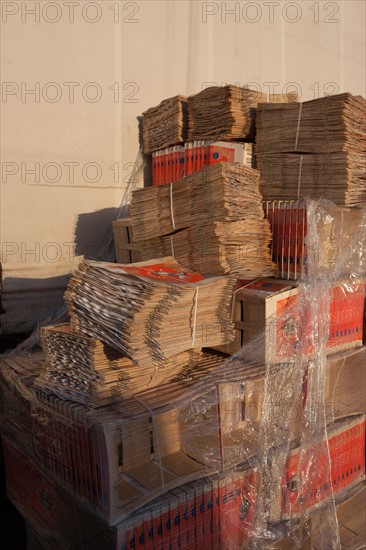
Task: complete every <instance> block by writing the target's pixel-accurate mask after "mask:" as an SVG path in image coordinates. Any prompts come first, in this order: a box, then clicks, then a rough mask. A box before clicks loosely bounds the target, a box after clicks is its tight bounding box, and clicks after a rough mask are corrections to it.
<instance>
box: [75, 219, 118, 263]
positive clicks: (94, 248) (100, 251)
mask: <svg viewBox="0 0 366 550" xmlns="http://www.w3.org/2000/svg"><path fill="white" fill-rule="evenodd" d="M118 210H119V209H118V208H104V209H103V210H97V211H96V212H87V213H84V214H79V216H78V218H77V220H76V224H75V237H74V240H75V256H85V258H87V259H88V260H101V261H103V260H106V261H113V260H114V244H113V229H112V222H113V221H114V220H115V219H117V215H118ZM111 237H112V239H111Z"/></svg>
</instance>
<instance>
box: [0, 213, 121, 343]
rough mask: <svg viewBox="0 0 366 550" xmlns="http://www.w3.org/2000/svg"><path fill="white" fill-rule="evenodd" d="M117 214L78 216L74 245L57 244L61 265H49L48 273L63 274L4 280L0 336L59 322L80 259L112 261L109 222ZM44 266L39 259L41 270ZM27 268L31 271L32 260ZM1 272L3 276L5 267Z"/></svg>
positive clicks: (111, 237) (111, 229)
mask: <svg viewBox="0 0 366 550" xmlns="http://www.w3.org/2000/svg"><path fill="white" fill-rule="evenodd" d="M118 211H119V209H118V208H104V209H103V210H97V211H95V212H87V213H83V214H80V215H79V216H78V217H77V219H76V222H75V229H74V242H73V243H60V244H59V248H60V254H59V256H60V260H59V262H60V263H59V262H58V261H56V262H52V264H51V265H50V266H49V270H48V271H49V272H50V273H52V272H56V273H57V271H58V272H60V271H61V272H62V271H63V272H65V271H67V273H66V274H64V275H59V276H55V277H45V278H27V277H14V276H12V277H6V276H5V277H4V280H3V289H2V305H3V308H4V310H5V312H6V313H4V314H3V315H0V333H3V334H12V333H26V332H31V331H32V330H34V329H35V328H36V327H37V326H38V325H39V323H42V321H44V320H45V319H50V323H53V322H61V321H57V319H58V317H59V313H60V311H61V308H62V306H63V305H64V300H63V295H64V292H65V290H66V287H67V283H68V281H69V279H70V277H71V273H72V272H73V270H74V269H76V268H77V266H78V264H79V261H80V260H81V257H82V256H85V257H86V258H87V259H91V260H99V261H112V262H113V261H115V254H114V240H113V228H112V221H113V220H115V219H116V218H117V215H118ZM45 263H46V262H45V261H44V259H42V264H43V267H44V265H45ZM46 266H47V263H46ZM30 268H32V271H33V272H34V261H33V263H32V266H30ZM3 269H4V275H6V265H5V264H3ZM30 271H31V269H30ZM23 273H24V272H23Z"/></svg>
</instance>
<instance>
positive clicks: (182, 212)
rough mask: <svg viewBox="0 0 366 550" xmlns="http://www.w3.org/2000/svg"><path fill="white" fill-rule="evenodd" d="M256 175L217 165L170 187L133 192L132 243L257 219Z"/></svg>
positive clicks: (259, 216)
mask: <svg viewBox="0 0 366 550" xmlns="http://www.w3.org/2000/svg"><path fill="white" fill-rule="evenodd" d="M261 200H262V196H261V194H260V192H259V173H258V172H257V171H256V170H254V169H253V168H249V167H248V166H241V165H239V164H229V163H220V164H215V165H213V166H208V167H206V168H205V169H203V170H200V171H199V172H196V173H194V174H191V175H190V176H187V177H185V178H183V179H181V180H178V181H176V182H174V183H172V184H170V185H162V186H158V187H146V188H145V189H137V190H136V191H134V193H133V195H132V201H131V226H132V231H133V236H134V240H135V241H143V240H146V239H151V238H154V237H160V236H163V235H169V234H170V233H174V232H175V231H177V230H178V229H185V228H187V227H191V226H193V225H195V224H197V223H206V222H207V221H209V220H215V221H236V220H261V219H263V217H264V214H263V207H262V204H261Z"/></svg>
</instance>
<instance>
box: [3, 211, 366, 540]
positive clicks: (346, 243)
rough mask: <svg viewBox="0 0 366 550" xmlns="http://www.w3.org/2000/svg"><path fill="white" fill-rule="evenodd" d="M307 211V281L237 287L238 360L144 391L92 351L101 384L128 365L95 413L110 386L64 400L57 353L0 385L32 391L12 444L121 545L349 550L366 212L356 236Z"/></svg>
mask: <svg viewBox="0 0 366 550" xmlns="http://www.w3.org/2000/svg"><path fill="white" fill-rule="evenodd" d="M303 207H304V209H305V212H306V227H307V230H306V234H305V244H306V249H307V256H306V262H305V269H304V271H303V272H302V280H301V281H297V282H296V281H295V282H294V281H283V282H280V281H276V280H271V281H269V280H264V281H254V282H253V283H252V285H250V283H248V282H246V283H244V284H243V286H242V288H239V289H238V290H236V291H235V295H234V299H235V304H236V305H237V307H233V308H232V311H233V316H234V319H233V320H234V321H235V323H236V325H237V333H238V335H239V337H238V338H237V340H236V341H235V342H231V343H229V342H226V343H225V341H223V342H222V344H223V345H222V346H220V349H221V350H223V349H224V347H225V346H226V345H229V346H231V349H232V351H235V349H234V348H235V345H236V346H237V351H236V353H234V354H233V355H232V356H231V357H228V358H227V357H226V356H224V355H223V354H222V353H221V351H218V350H216V351H208V350H207V351H204V352H201V351H200V350H195V351H191V352H189V353H190V354H191V355H190V357H186V358H185V359H184V361H182V363H180V362H179V361H178V360H177V361H176V363H175V365H176V371H175V372H174V377H173V378H172V379H168V378H169V375H168V374H167V379H166V380H165V381H163V378H159V382H156V381H154V372H155V371H154V370H153V371H151V372H147V374H146V373H145V374H146V383H144V386H145V387H144V388H142V389H141V388H140V389H139V391H135V389H134V388H136V386H134V385H133V383H132V382H131V380H132V379H133V376H134V375H133V372H136V371H133V366H132V365H131V364H130V365H126V364H124V366H123V368H122V366H121V365H118V360H117V359H116V358H115V357H111V356H109V355H108V352H107V351H106V349H105V347H103V346H102V348H101V349H99V348H98V349H96V348H95V346H94V344H93V342H89V343H87V345H85V346H84V347H82V348H80V349H81V350H82V353H84V354H85V356H87V353H94V355H93V357H94V359H89V362H90V364H92V363H93V361H94V363H93V364H94V366H95V365H96V364H98V368H99V371H98V372H99V374H100V375H101V376H102V374H103V373H105V372H106V371H107V370H108V368H113V365H114V367H115V368H117V369H121V370H123V369H125V375H124V378H123V379H120V380H117V381H116V386H115V389H114V397H115V399H113V400H110V401H109V405H106V404H105V403H100V402H99V404H98V395H99V394H98V391H97V392H95V393H94V394H93V395H95V401H91V400H88V399H85V402H82V401H79V402H75V401H71V400H70V394H69V396H68V399H69V400H67V393H66V392H65V393H64V394H63V391H64V390H63V388H66V387H67V384H68V385H69V386H70V383H69V381H68V382H67V384H66V382H65V384H64V385H63V383H62V380H61V379H60V381H59V384H58V391H59V394H58V396H57V397H56V396H55V391H53V390H52V388H51V387H49V388H48V389H47V387H46V384H45V380H46V370H47V369H50V363H51V362H52V360H53V359H52V357H50V356H49V355H48V357H47V366H46V363H45V358H44V356H43V354H42V352H38V353H36V354H32V356H30V355H29V354H28V355H27V356H26V357H25V356H24V355H21V359H20V358H19V355H18V356H13V357H9V358H7V359H6V364H3V365H2V378H4V373H5V372H6V373H7V374H6V376H5V378H6V380H7V384H8V385H10V386H11V388H12V391H14V392H18V390H19V388H18V386H19V385H20V386H21V388H22V387H23V385H24V386H25V387H26V392H25V393H24V392H23V394H22V398H23V399H25V401H26V402H27V403H29V410H27V408H26V407H25V408H24V407H23V410H24V414H23V417H22V418H21V419H19V420H18V421H14V422H13V424H16V423H17V422H18V425H19V430H18V431H17V430H15V428H13V427H12V426H11V423H8V424H6V420H7V418H9V416H11V412H9V410H10V411H11V407H12V405H11V403H14V407H15V408H17V407H18V405H17V404H16V402H15V401H12V398H11V395H10V398H9V399H8V403H9V405H8V406H7V410H3V419H4V422H3V425H4V426H5V425H7V427H8V431H7V432H4V436H5V437H6V438H7V440H8V441H9V444H14V445H15V447H16V448H17V449H18V450H20V451H22V450H23V452H24V451H26V454H27V456H28V457H29V458H30V459H32V461H33V462H34V464H35V465H36V466H37V468H40V470H41V471H42V472H44V475H45V476H47V479H48V476H49V478H50V480H51V481H52V483H53V484H56V487H61V488H62V491H64V493H65V499H66V500H65V502H66V501H67V498H71V497H72V499H71V501H72V502H75V503H77V506H80V507H81V509H82V510H84V511H88V514H89V513H90V514H92V516H91V517H94V516H93V514H96V515H97V516H98V517H99V518H100V519H101V520H102V523H103V522H106V523H108V524H109V525H110V526H112V527H111V528H110V529H111V531H110V537H111V539H110V541H111V548H113V547H119V548H125V549H126V550H127V549H128V550H129V549H132V548H144V549H149V548H151V549H152V548H154V550H155V548H159V550H160V549H162V550H165V548H172V549H173V548H179V549H181V550H183V549H185V548H186V549H188V548H189V549H194V548H200V549H202V550H203V549H205V550H206V548H211V549H212V550H214V549H215V550H216V549H218V548H221V549H225V550H234V549H235V550H236V549H238V548H243V549H245V548H253V549H260V550H262V549H265V548H268V549H272V548H273V549H275V548H281V549H285V548H312V549H313V550H315V549H316V550H318V549H324V550H333V549H334V550H336V549H337V550H338V548H341V540H343V539H342V536H343V535H342V533H343V531H345V529H344V530H342V523H340V519H339V518H340V515H339V507H340V506H341V505H342V503H344V502H345V501H346V500H347V499H350V498H351V497H352V495H353V493H352V491H356V490H357V491H361V490H362V486H361V483H362V480H363V479H364V476H365V458H364V457H365V420H364V416H363V415H364V414H365V412H366V411H365V397H364V392H362V391H360V389H361V390H362V385H363V379H362V376H364V369H363V370H362V366H364V364H365V348H362V322H363V319H362V316H363V310H362V304H363V302H364V298H365V294H364V292H365V286H364V285H365V279H364V276H365V228H366V222H365V214H364V213H363V214H357V215H358V216H359V217H358V218H357V219H358V221H357V224H354V225H353V226H352V233H351V232H350V231H349V229H348V228H346V227H345V222H344V217H342V215H340V209H339V208H338V207H335V206H334V205H332V204H331V203H328V202H324V201H316V202H315V201H307V202H306V203H304V206H303ZM329 243H330V244H329ZM324 248H326V251H327V254H326V255H324V254H323V251H324ZM329 251H331V254H330V253H329ZM319 258H320V259H321V261H320V260H319ZM296 261H297V260H296ZM251 286H252V287H253V288H251ZM243 312H244V316H243V317H239V318H237V317H236V316H237V315H242V314H243ZM201 325H202V326H201ZM199 328H200V330H201V331H206V332H207V334H206V336H207V338H206V340H205V339H204V337H203V335H202V334H201V335H200V341H202V342H204V341H208V342H209V341H210V340H209V339H208V336H209V335H210V334H212V332H215V331H217V330H220V327H213V326H212V324H211V325H210V326H203V324H202V323H201V324H200V327H199ZM50 332H52V330H51V331H50ZM61 332H62V330H61ZM48 334H49V333H48ZM56 336H57V335H56ZM56 336H55V338H56ZM47 337H48V336H47ZM60 338H61V336H60ZM84 339H86V340H87V338H86V337H85V336H84ZM66 340H67V339H66ZM92 340H93V339H92ZM53 342H55V340H54V341H53ZM67 342H69V356H67V343H66V344H65V346H64V347H62V346H61V344H59V345H60V346H61V347H60V348H59V349H62V350H63V353H64V354H66V355H65V357H66V359H65V362H66V363H67V362H68V361H71V358H72V354H73V353H75V349H76V348H75V346H78V345H79V344H78V343H77V342H76V341H74V343H73V346H74V347H72V346H71V344H70V340H67ZM215 342H216V340H215ZM93 346H94V347H93ZM90 348H92V351H90ZM44 350H45V351H46V354H47V349H46V346H44ZM88 350H89V351H88ZM36 356H37V357H36ZM90 357H91V356H90ZM100 358H102V359H100ZM15 360H16V363H15V362H14V361H15ZM98 361H99V362H98ZM116 361H117V362H116ZM36 364H37V365H40V367H39V368H38V370H37V372H36V374H35V376H34V375H33V376H32V377H31V380H29V379H27V376H26V372H28V371H29V370H30V371H31V370H32V367H34V365H36ZM16 365H18V367H17V368H16ZM134 367H135V369H139V368H141V367H139V366H138V365H135V366H134ZM85 368H86V367H85ZM154 368H155V370H156V367H154ZM157 368H158V369H159V367H157ZM164 368H165V367H164ZM17 369H18V370H17ZM91 370H92V369H91ZM97 370H98V369H97ZM60 372H61V373H63V372H64V371H63V370H62V369H61V367H60ZM168 372H169V371H168V370H167V373H168ZM9 373H13V375H11V374H9ZM351 373H352V376H351ZM161 374H162V373H161V371H160V372H159V376H160V375H161ZM128 377H130V378H129V380H130V381H129V382H128V383H127V381H128ZM352 377H353V383H351V380H352ZM34 378H35V379H34ZM26 380H28V381H27V383H26V382H25V381H26ZM100 380H101V382H100V383H101V384H102V381H103V380H102V378H101V379H100ZM113 380H114V379H113ZM16 384H17V386H16ZM84 395H87V392H86V393H85V394H84ZM62 397H63V398H62ZM65 398H66V399H65ZM13 417H15V416H14V415H13ZM25 419H27V422H28V419H29V423H28V424H27V426H28V427H27V428H25V427H24V421H25ZM14 433H15V434H16V437H15V436H14ZM22 434H23V436H22ZM22 437H24V439H22ZM22 446H23V448H22ZM357 491H356V492H357ZM62 494H63V493H62ZM60 495H61V493H60ZM59 498H60V500H62V499H63V498H64V497H59ZM352 498H353V497H352ZM19 500H21V499H19ZM66 508H67V506H66ZM29 514H31V513H30V512H29ZM30 520H31V521H33V519H32V517H31V515H30ZM70 521H71V520H70ZM77 521H79V520H76V523H77ZM342 521H343V520H342ZM33 523H34V521H33ZM46 527H47V529H46ZM46 527H45V526H44V525H43V526H42V525H40V526H39V529H38V530H39V531H40V532H41V533H42V532H43V533H45V529H46V531H47V533H48V532H51V533H53V534H54V535H56V536H57V534H59V535H60V536H61V537H64V538H65V541H64V546H63V547H64V548H68V547H70V548H72V543H71V542H70V536H69V534H68V533H67V532H66V531H65V532H64V533H59V529H60V525H59V524H58V523H55V524H52V523H51V525H48V526H46ZM117 543H118V544H119V546H114V545H117ZM68 545H69V546H68ZM85 547H86V548H89V547H88V546H85ZM106 548H107V546H106Z"/></svg>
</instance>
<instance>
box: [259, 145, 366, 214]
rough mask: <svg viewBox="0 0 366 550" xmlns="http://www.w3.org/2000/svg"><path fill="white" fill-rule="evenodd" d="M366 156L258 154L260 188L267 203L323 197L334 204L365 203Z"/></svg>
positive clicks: (342, 153)
mask: <svg viewBox="0 0 366 550" xmlns="http://www.w3.org/2000/svg"><path fill="white" fill-rule="evenodd" d="M365 161H366V157H365V154H360V153H350V152H347V151H339V152H334V153H319V154H311V153H310V154H303V155H299V154H292V153H278V154H275V155H262V154H261V155H259V157H258V169H259V171H260V189H261V193H262V195H263V198H264V199H265V200H274V199H278V200H291V199H294V198H309V197H310V198H324V199H328V200H331V201H332V202H334V203H335V204H340V205H342V204H347V205H357V204H362V203H364V202H365V200H366V176H365Z"/></svg>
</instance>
